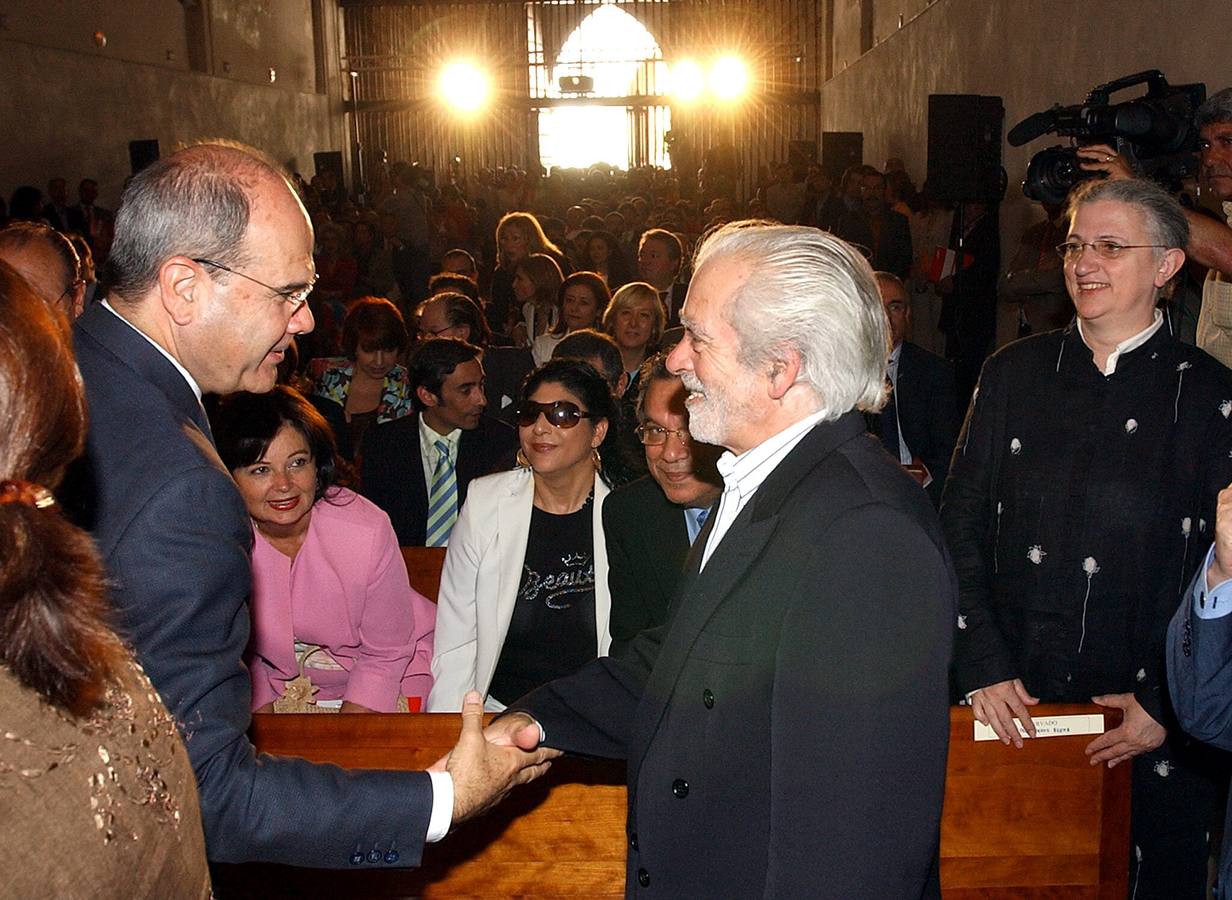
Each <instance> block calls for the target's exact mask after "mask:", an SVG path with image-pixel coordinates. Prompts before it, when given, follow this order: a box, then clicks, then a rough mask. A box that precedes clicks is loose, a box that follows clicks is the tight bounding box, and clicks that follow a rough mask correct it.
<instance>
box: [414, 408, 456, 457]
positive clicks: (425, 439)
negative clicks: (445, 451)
mask: <svg viewBox="0 0 1232 900" xmlns="http://www.w3.org/2000/svg"><path fill="white" fill-rule="evenodd" d="M418 418H419V442H420V443H421V444H422V445H423V446H425V447H432V446H435V445H436V442H437V441H444V442H445V443H446V444H448V445H449V455H450V456H453V454H454V452H455V451H456V450H457V448H458V439H459V438H460V437H461V436H462V429H461V428H455V429H454V430H453V431H451V432H449V434H441V433H440V432H439V431H437V430H436V429H435V428H433V427H432V426H431V425H429V424H428V423H427V422H425V421H424V417H423V413H420V414H419V416H418Z"/></svg>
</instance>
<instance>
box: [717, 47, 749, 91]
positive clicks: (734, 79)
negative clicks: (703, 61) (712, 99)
mask: <svg viewBox="0 0 1232 900" xmlns="http://www.w3.org/2000/svg"><path fill="white" fill-rule="evenodd" d="M748 84H749V72H748V69H746V68H745V66H744V63H743V62H742V61H741V60H740V59H738V58H736V57H735V56H722V57H719V58H718V59H717V60H715V62H714V65H713V66H711V68H710V90H711V91H712V92H713V93H714V95H715V96H716V97H718V98H719V99H720V100H735V99H737V98H738V97H740V96H741V95H742V94H743V93H744V91H745V89H746V88H747V87H748Z"/></svg>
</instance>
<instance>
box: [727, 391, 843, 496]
mask: <svg viewBox="0 0 1232 900" xmlns="http://www.w3.org/2000/svg"><path fill="white" fill-rule="evenodd" d="M825 414H826V411H825V410H824V409H823V410H818V411H817V412H815V413H812V414H811V415H808V416H805V417H804V418H803V419H800V420H799V421H798V422H793V423H792V424H791V425H788V426H787V427H786V428H784V429H783V430H782V431H780V432H779V433H778V434H776V435H773V436H772V437H769V438H767V439H766V440H764V441H762V442H761V443H760V444H758V445H757V446H756V447H753V448H752V449H750V450H746V451H745V452H744V453H741V454H740V455H739V456H737V455H736V454H734V453H732V452H731V451H730V450H728V451H726V452H725V453H724V454H723V455H722V456H720V457H719V460H718V462H717V463H716V466H717V467H718V470H719V474H720V475H722V476H723V486H724V491H735V492H737V493H738V494H739V495H740V498H741V499H744V498H746V497H748V496H750V495H751V494H752V493H753V492H754V491H756V490H757V489H758V488H759V487H761V483H762V482H763V481H765V480H766V479H767V478H768V477H769V476H770V473H771V472H773V471H774V469H775V467H776V466H778V464H779V463H780V462H782V460H783V457H785V456H786V455H787V454H788V453H790V452H791V450H792V448H793V447H795V446H796V444H798V443H799V442H800V439H801V438H803V437H804V435H805V434H807V433H808V432H809V431H810V430H811V429H812V428H813V426H814V425H816V424H817V423H818V422H820V421H821V420H822V418H823V417H824V416H825Z"/></svg>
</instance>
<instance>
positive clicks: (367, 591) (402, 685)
mask: <svg viewBox="0 0 1232 900" xmlns="http://www.w3.org/2000/svg"><path fill="white" fill-rule="evenodd" d="M215 432H216V436H217V443H218V452H219V455H220V456H221V457H222V459H223V462H224V463H225V464H226V466H227V468H228V469H230V470H231V473H232V475H233V476H234V477H235V481H236V484H238V485H239V488H240V493H241V494H242V495H243V497H244V502H245V504H246V505H247V507H248V513H249V515H250V516H251V517H252V525H253V533H254V546H253V552H252V568H253V595H252V602H251V607H252V637H251V639H250V640H249V644H248V656H247V662H248V666H249V670H250V672H251V674H252V696H253V700H252V705H253V709H254V711H256V712H269V711H272V709H273V704H274V701H275V700H277V699H278V697H280V696H281V695H282V694H283V692H284V690H285V689H286V686H287V684H288V682H290V681H291V680H293V679H295V678H296V677H297V676H298V675H300V674H301V672H302V674H304V675H306V676H307V677H308V678H309V679H310V680H311V682H312V687H313V688H314V689H315V691H314V696H313V699H314V700H315V701H316V702H317V703H318V704H319V705H321V706H333V705H339V704H340V705H341V709H342V712H393V711H394V710H395V709H397V708H398V703H399V697H406V698H407V699H408V703H409V706H410V708H411V709H416V708H418V705H419V702H420V701H422V700H424V699H425V698H426V697H427V695H428V690H429V688H430V687H431V686H432V676H431V672H430V663H431V660H432V633H433V626H434V623H435V618H436V607H435V606H433V604H432V603H430V602H429V601H427V600H426V599H424V598H423V597H422V596H421V595H419V594H418V593H416V592H415V591H414V590H413V589H412V588H411V586H410V583H409V582H408V581H407V575H406V564H405V563H404V562H403V560H402V554H401V552H400V551H399V549H398V541H397V538H396V537H395V535H394V531H393V527H392V526H391V525H390V523H389V517H388V516H387V515H385V513H384V512H382V511H381V510H380V509H378V508H377V507H376V506H375V505H373V504H372V503H371V502H369V501H368V500H366V499H364V498H363V497H361V496H359V495H358V494H356V493H354V492H353V491H350V490H348V489H347V488H344V487H341V486H340V485H339V484H338V481H339V476H340V467H341V466H342V465H343V464H342V463H340V461H339V459H338V457H337V450H336V449H335V445H334V437H333V434H332V433H331V432H330V430H329V426H328V425H327V424H326V423H325V420H324V419H323V418H322V417H321V415H320V413H318V412H317V411H316V409H315V408H313V406H312V405H311V404H310V403H309V402H308V401H307V400H305V399H304V398H303V397H302V396H301V395H300V394H298V393H296V392H295V391H294V390H292V389H290V388H287V387H281V386H280V387H277V388H275V389H274V390H273V392H271V393H269V394H236V395H235V396H233V397H232V398H231V399H230V400H229V401H228V402H227V403H226V404H224V406H223V407H222V409H221V410H220V412H219V414H218V416H217V422H216V427H215Z"/></svg>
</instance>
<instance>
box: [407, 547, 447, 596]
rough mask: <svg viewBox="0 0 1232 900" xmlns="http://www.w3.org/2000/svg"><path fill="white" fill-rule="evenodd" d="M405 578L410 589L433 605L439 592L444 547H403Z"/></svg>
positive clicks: (443, 564)
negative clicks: (409, 584) (408, 581)
mask: <svg viewBox="0 0 1232 900" xmlns="http://www.w3.org/2000/svg"><path fill="white" fill-rule="evenodd" d="M402 558H403V559H404V560H405V561H406V576H407V578H408V579H409V580H410V582H411V587H413V588H414V589H415V590H417V591H419V593H421V594H423V595H424V596H425V597H427V598H428V599H429V600H431V601H432V602H433V603H435V602H436V598H437V595H438V594H440V592H441V569H443V568H444V567H445V548H444V547H403V548H402Z"/></svg>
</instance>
